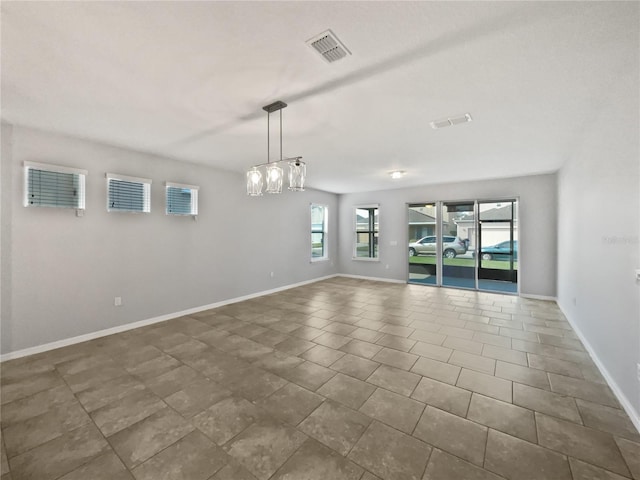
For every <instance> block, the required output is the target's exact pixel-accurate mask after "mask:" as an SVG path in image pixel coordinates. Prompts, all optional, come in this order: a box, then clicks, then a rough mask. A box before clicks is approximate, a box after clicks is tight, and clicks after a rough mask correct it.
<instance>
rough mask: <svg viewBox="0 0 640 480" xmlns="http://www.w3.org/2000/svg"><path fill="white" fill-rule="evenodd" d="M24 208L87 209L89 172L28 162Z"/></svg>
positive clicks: (26, 165) (25, 165)
mask: <svg viewBox="0 0 640 480" xmlns="http://www.w3.org/2000/svg"><path fill="white" fill-rule="evenodd" d="M24 167H25V198H24V205H25V206H38V207H60V208H76V209H84V208H85V177H86V174H87V172H86V170H79V169H74V168H69V167H61V166H57V165H46V164H38V163H30V162H25V163H24Z"/></svg>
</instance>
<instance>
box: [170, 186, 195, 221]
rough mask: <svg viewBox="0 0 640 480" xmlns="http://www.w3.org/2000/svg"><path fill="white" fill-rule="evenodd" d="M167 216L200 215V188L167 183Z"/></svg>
mask: <svg viewBox="0 0 640 480" xmlns="http://www.w3.org/2000/svg"><path fill="white" fill-rule="evenodd" d="M166 186H167V203H166V213H167V215H198V188H199V187H196V186H194V185H183V184H181V183H172V182H167V183H166Z"/></svg>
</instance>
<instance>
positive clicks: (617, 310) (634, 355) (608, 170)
mask: <svg viewBox="0 0 640 480" xmlns="http://www.w3.org/2000/svg"><path fill="white" fill-rule="evenodd" d="M615 74H616V78H615V81H612V82H611V83H610V84H608V85H607V86H606V88H603V89H602V92H601V97H600V98H596V99H594V101H597V102H598V103H599V104H600V107H601V108H600V115H599V116H597V117H595V118H590V119H588V122H585V130H584V135H583V137H582V139H581V141H580V143H579V144H577V145H576V148H575V149H574V150H573V152H572V156H571V158H570V159H568V161H567V162H566V164H565V165H564V166H563V168H562V170H561V171H560V174H559V179H558V189H559V200H558V205H559V217H558V219H559V221H558V232H559V258H558V303H559V305H560V307H561V308H562V310H563V311H564V313H565V315H567V317H568V318H569V319H570V320H571V321H572V323H573V324H574V325H575V327H576V330H577V331H578V332H579V333H580V334H581V335H582V337H583V338H584V339H585V341H586V343H588V344H589V348H590V349H591V351H592V353H593V354H595V356H596V357H597V361H599V362H600V365H601V366H602V367H603V368H604V369H605V370H606V372H607V374H608V376H609V378H608V380H609V383H610V385H612V386H613V387H614V388H615V389H618V394H622V395H623V397H624V398H625V399H626V402H627V404H626V405H625V407H626V408H627V411H629V409H630V408H631V409H633V410H634V412H632V416H635V421H636V426H638V428H640V380H639V379H638V375H640V372H638V370H637V369H638V368H640V366H637V365H638V364H640V291H639V290H640V282H638V281H637V280H635V269H638V268H640V240H639V237H640V205H639V203H640V194H639V193H638V192H639V191H640V171H639V170H640V165H639V163H640V160H639V159H640V147H639V133H638V132H640V120H639V113H638V105H640V99H639V94H638V57H637V56H636V58H635V59H634V60H633V61H630V62H629V64H628V65H627V71H625V72H615Z"/></svg>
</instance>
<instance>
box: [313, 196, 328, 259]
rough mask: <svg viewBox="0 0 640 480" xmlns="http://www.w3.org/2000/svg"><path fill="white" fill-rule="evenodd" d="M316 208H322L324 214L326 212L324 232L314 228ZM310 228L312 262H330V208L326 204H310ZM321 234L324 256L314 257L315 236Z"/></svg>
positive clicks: (323, 224)
mask: <svg viewBox="0 0 640 480" xmlns="http://www.w3.org/2000/svg"><path fill="white" fill-rule="evenodd" d="M314 207H322V209H323V212H324V219H323V222H322V230H318V229H314V228H313V213H312V212H313V208H314ZM309 226H310V227H311V228H310V230H311V235H310V240H311V251H310V252H309V253H310V261H311V262H312V263H315V262H324V261H327V260H329V242H328V241H327V240H328V236H329V206H328V205H326V204H322V203H310V204H309ZM318 233H321V234H322V256H321V257H314V256H313V235H314V234H318Z"/></svg>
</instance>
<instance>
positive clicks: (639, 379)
mask: <svg viewBox="0 0 640 480" xmlns="http://www.w3.org/2000/svg"><path fill="white" fill-rule="evenodd" d="M638 381H639V382H640V363H639V364H638Z"/></svg>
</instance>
